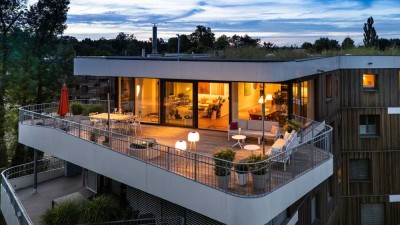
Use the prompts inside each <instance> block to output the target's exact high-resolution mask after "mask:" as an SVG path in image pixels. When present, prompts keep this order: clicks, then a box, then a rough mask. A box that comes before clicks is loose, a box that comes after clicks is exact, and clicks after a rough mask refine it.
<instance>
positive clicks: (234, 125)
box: [229, 122, 238, 130]
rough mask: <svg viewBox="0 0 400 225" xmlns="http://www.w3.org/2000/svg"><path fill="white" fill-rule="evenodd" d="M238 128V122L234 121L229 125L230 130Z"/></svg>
mask: <svg viewBox="0 0 400 225" xmlns="http://www.w3.org/2000/svg"><path fill="white" fill-rule="evenodd" d="M237 129H238V122H232V123H231V124H230V125H229V130H237Z"/></svg>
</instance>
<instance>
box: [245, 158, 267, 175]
mask: <svg viewBox="0 0 400 225" xmlns="http://www.w3.org/2000/svg"><path fill="white" fill-rule="evenodd" d="M267 159H268V156H267V155H262V154H259V155H255V154H251V155H250V156H249V163H253V164H252V165H251V166H250V167H251V170H252V171H251V173H252V174H255V175H263V174H266V173H267V170H266V166H267V164H268V163H267V161H266V160H267Z"/></svg>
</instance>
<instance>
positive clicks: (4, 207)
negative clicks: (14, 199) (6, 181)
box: [0, 185, 19, 225]
mask: <svg viewBox="0 0 400 225" xmlns="http://www.w3.org/2000/svg"><path fill="white" fill-rule="evenodd" d="M0 189H1V212H2V213H3V216H4V219H5V220H6V223H7V225H19V222H18V219H17V216H16V215H15V211H14V208H13V206H12V205H11V202H10V198H9V197H8V195H7V193H6V190H5V189H4V187H3V185H1V188H0Z"/></svg>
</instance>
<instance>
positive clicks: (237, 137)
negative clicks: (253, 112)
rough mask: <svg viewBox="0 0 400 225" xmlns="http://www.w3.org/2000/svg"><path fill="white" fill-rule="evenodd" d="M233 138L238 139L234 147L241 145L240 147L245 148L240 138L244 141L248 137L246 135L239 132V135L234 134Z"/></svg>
mask: <svg viewBox="0 0 400 225" xmlns="http://www.w3.org/2000/svg"><path fill="white" fill-rule="evenodd" d="M232 139H235V140H237V143H235V144H234V145H232V147H234V146H236V145H239V146H240V148H241V149H243V146H242V144H241V143H240V140H242V141H244V139H246V136H244V135H240V134H239V135H233V136H232Z"/></svg>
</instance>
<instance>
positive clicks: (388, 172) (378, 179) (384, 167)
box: [342, 151, 400, 196]
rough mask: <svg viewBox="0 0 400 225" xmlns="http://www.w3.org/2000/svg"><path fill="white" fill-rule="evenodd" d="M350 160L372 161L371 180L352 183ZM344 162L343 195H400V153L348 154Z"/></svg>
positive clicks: (343, 157)
mask: <svg viewBox="0 0 400 225" xmlns="http://www.w3.org/2000/svg"><path fill="white" fill-rule="evenodd" d="M350 159H369V160H370V179H369V180H368V181H350V179H349V172H350V171H349V168H350V166H349V162H350ZM342 160H343V164H342V165H343V178H344V179H343V185H342V188H343V190H342V193H343V195H345V196H346V195H382V194H388V195H389V194H398V193H400V179H399V177H400V163H399V162H400V151H388V152H346V153H342Z"/></svg>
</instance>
